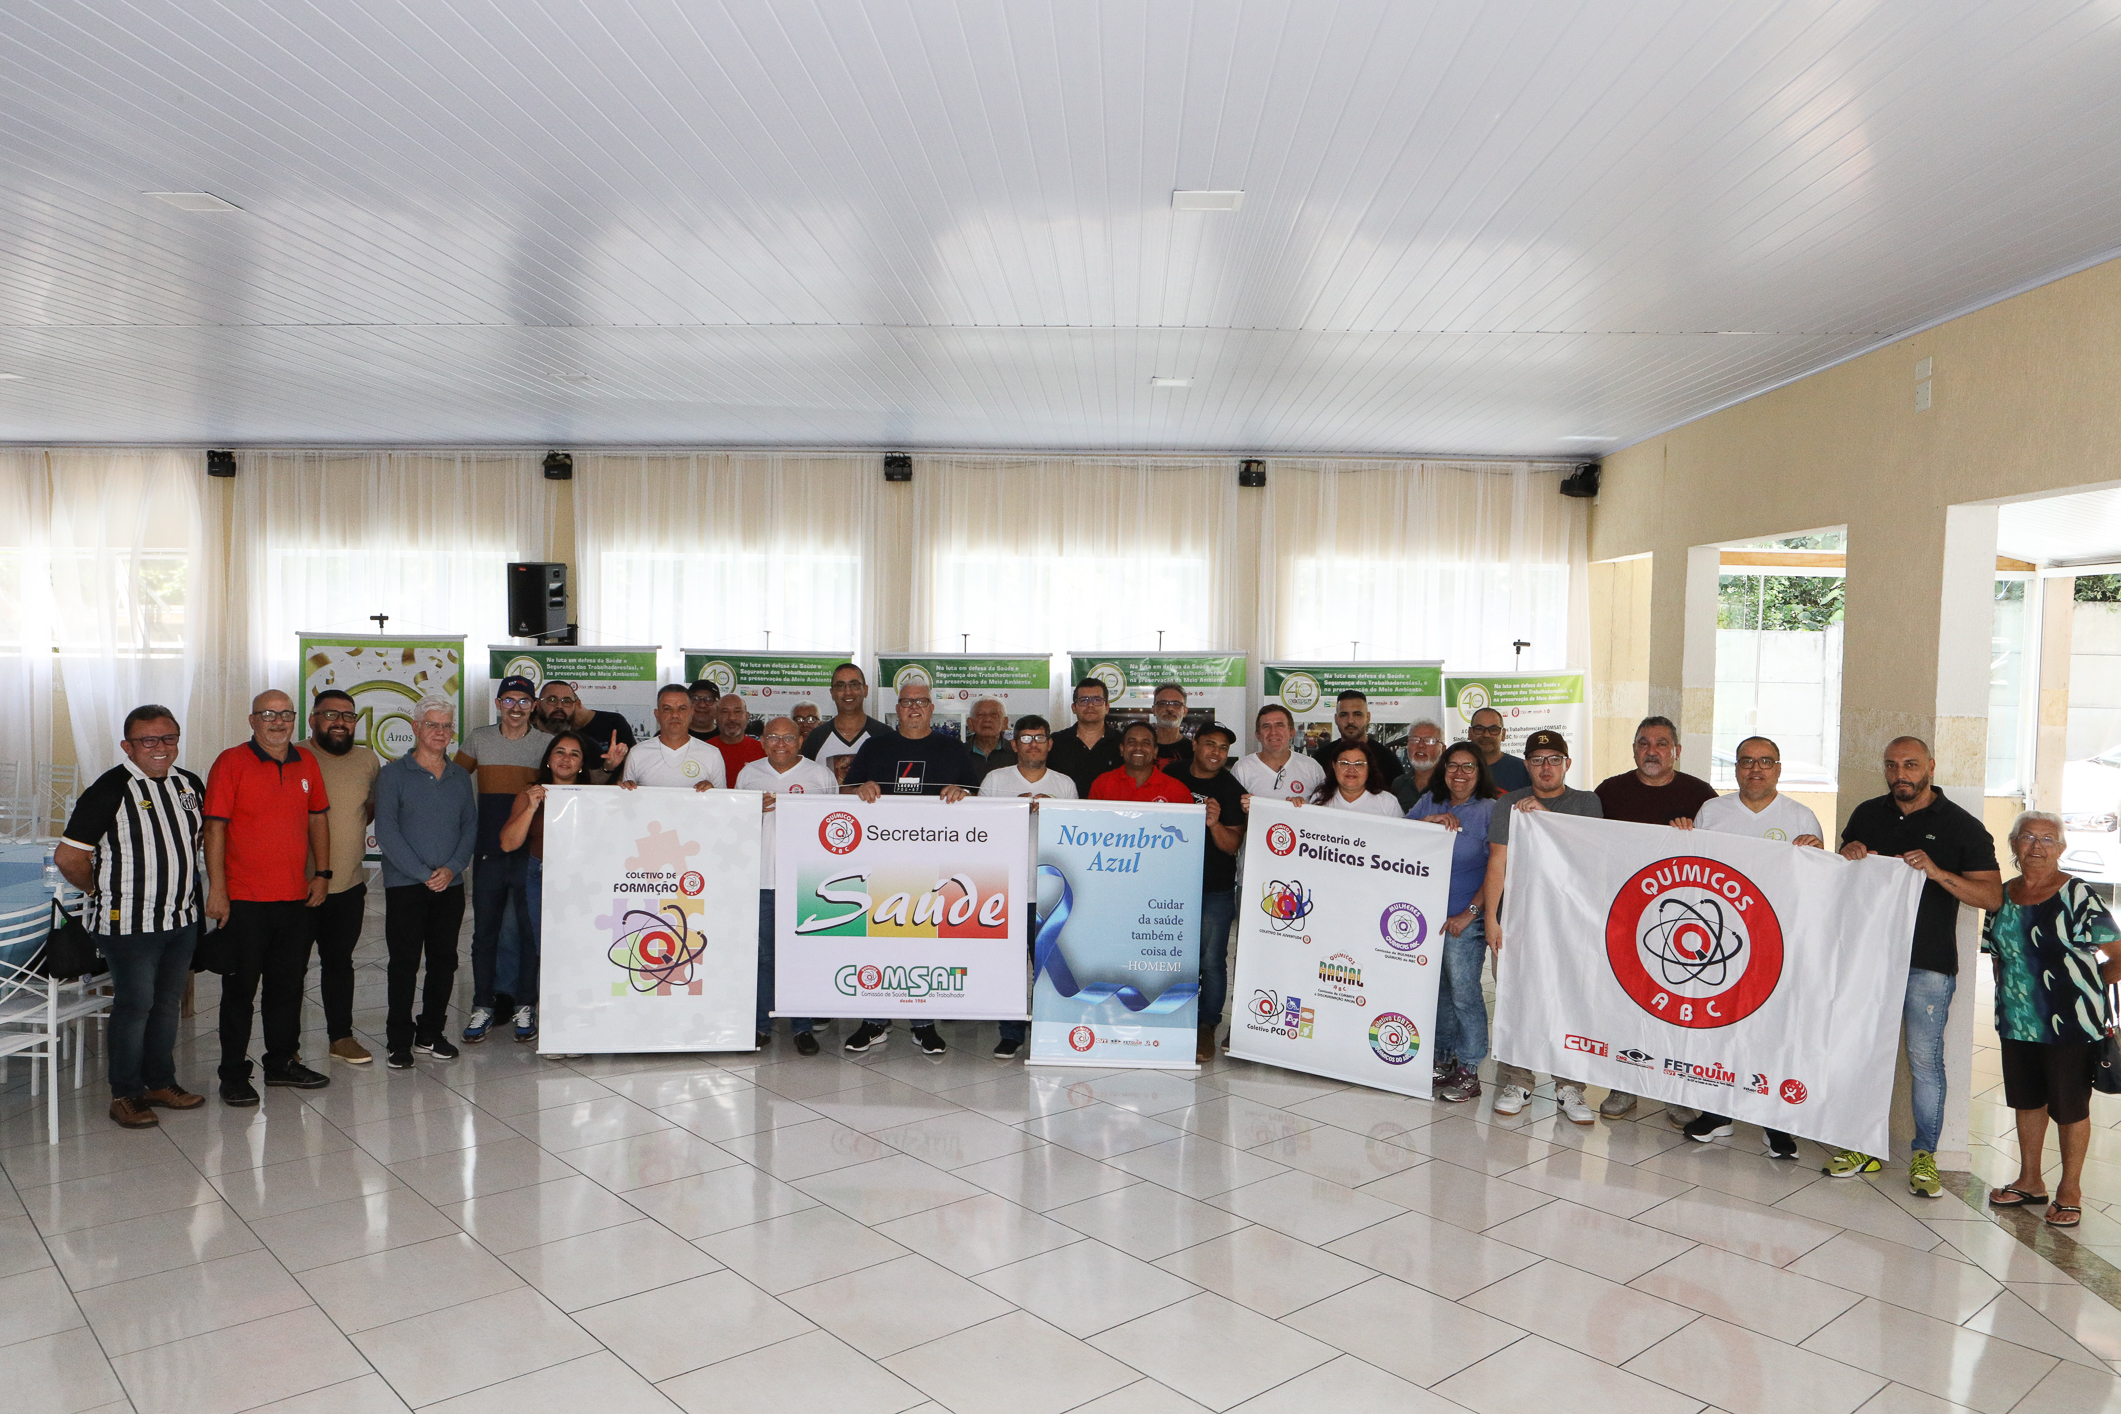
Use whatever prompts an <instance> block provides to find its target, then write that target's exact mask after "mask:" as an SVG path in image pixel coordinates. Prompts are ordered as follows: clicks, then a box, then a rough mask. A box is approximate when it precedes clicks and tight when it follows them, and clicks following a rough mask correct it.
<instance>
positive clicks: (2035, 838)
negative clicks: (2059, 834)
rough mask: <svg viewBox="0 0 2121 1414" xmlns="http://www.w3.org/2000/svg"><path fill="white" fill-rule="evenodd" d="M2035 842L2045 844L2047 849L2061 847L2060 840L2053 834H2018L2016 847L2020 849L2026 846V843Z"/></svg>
mask: <svg viewBox="0 0 2121 1414" xmlns="http://www.w3.org/2000/svg"><path fill="white" fill-rule="evenodd" d="M2036 844H2040V845H2046V846H2047V847H2048V848H2049V849H2060V848H2061V847H2062V841H2060V840H2058V839H2056V838H2055V837H2054V836H2053V835H2020V836H2018V848H2019V849H2021V850H2022V849H2024V848H2025V847H2026V846H2028V845H2036Z"/></svg>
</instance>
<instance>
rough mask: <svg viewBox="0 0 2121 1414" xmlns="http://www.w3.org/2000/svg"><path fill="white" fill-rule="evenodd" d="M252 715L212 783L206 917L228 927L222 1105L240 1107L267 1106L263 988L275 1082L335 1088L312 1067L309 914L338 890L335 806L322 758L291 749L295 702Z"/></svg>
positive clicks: (224, 931)
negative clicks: (254, 1056)
mask: <svg viewBox="0 0 2121 1414" xmlns="http://www.w3.org/2000/svg"><path fill="white" fill-rule="evenodd" d="M250 708H251V710H250V731H251V738H250V740H249V741H246V742H244V743H243V744H242V745H241V746H231V747H230V748H229V749H228V750H226V751H224V752H222V753H221V754H220V756H218V757H216V758H215V760H214V764H213V769H212V770H211V771H209V772H208V773H207V777H206V811H205V814H206V916H207V917H208V918H210V919H212V920H213V921H214V922H216V923H218V924H220V925H221V949H222V959H223V972H222V977H221V1102H222V1103H223V1104H226V1105H235V1106H246V1105H255V1104H257V1103H258V1092H257V1090H256V1088H255V1087H253V1086H252V1085H251V1083H250V1019H251V1009H252V1006H253V1004H254V1002H255V1000H256V998H257V996H258V991H259V984H260V983H261V982H262V983H263V985H264V1001H263V1004H262V1006H261V1007H260V1008H259V1009H260V1010H262V1011H263V1013H264V1022H265V1083H266V1084H267V1085H286V1086H292V1087H294V1088H295V1089H298V1090H316V1089H320V1088H321V1087H323V1086H326V1085H329V1084H331V1079H330V1077H328V1076H324V1075H319V1074H318V1073H317V1072H316V1071H314V1070H311V1069H310V1068H309V1067H308V1066H306V1065H304V1064H302V991H303V985H304V982H305V980H306V979H307V977H308V974H309V941H310V916H309V910H310V909H312V908H316V907H317V906H318V905H320V904H322V903H323V902H324V897H325V893H326V891H327V890H328V889H330V887H331V832H330V827H329V826H328V825H327V824H326V823H325V817H324V812H325V811H327V810H329V809H330V808H331V801H330V800H329V799H328V798H326V796H325V794H324V776H323V773H322V772H320V771H319V770H318V769H317V763H316V760H315V758H313V757H311V756H310V755H309V753H307V752H305V751H304V750H303V749H302V748H301V747H299V746H296V745H294V744H293V742H292V741H291V740H290V738H292V737H293V735H294V730H295V710H294V709H295V704H294V703H293V702H292V701H291V700H290V699H289V698H288V696H287V694H286V693H284V692H261V693H259V694H258V695H257V697H256V698H255V699H253V700H252V702H251V704H250ZM311 860H315V861H316V864H317V868H316V870H315V872H314V874H309V870H308V865H309V862H310V861H311ZM305 875H307V876H308V877H305Z"/></svg>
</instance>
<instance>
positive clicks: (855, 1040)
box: [840, 1021, 891, 1056]
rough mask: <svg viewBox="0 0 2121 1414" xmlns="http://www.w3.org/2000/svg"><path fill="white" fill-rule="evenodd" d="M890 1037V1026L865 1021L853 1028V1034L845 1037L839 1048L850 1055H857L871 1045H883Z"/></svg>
mask: <svg viewBox="0 0 2121 1414" xmlns="http://www.w3.org/2000/svg"><path fill="white" fill-rule="evenodd" d="M890 1037H891V1028H890V1027H888V1026H879V1025H877V1024H876V1023H875V1022H873V1021H865V1022H863V1023H862V1024H861V1025H860V1026H857V1027H855V1028H854V1034H853V1035H852V1036H849V1037H848V1038H847V1043H846V1044H845V1045H843V1046H841V1047H840V1049H841V1050H843V1051H845V1052H846V1053H847V1054H848V1055H850V1056H858V1055H860V1054H861V1053H862V1052H864V1051H866V1050H869V1049H870V1048H872V1047H875V1046H881V1045H883V1044H884V1042H885V1041H887V1040H889V1039H890Z"/></svg>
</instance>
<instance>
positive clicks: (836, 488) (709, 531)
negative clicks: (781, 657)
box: [574, 452, 898, 659]
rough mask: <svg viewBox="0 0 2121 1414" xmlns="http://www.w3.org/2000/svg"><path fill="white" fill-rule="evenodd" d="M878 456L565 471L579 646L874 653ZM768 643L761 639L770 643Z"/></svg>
mask: <svg viewBox="0 0 2121 1414" xmlns="http://www.w3.org/2000/svg"><path fill="white" fill-rule="evenodd" d="M880 476H881V471H880V461H879V458H877V457H875V456H833V455H796V454H775V453H769V452H693V453H682V452H681V453H596V454H590V455H584V456H578V457H576V458H575V481H574V488H575V489H574V497H575V500H574V505H575V513H574V514H575V521H574V523H575V554H576V566H577V578H578V586H577V594H578V602H579V604H580V606H581V615H580V619H581V629H582V638H583V641H584V642H585V643H608V644H622V643H627V644H660V645H661V646H662V648H663V650H664V653H665V655H666V657H669V656H674V655H675V654H676V653H677V651H678V650H679V649H682V648H754V649H763V648H769V647H770V648H773V649H776V650H787V651H792V652H802V651H811V650H814V651H818V652H840V653H845V652H850V651H851V652H853V653H854V654H855V655H856V658H857V659H862V658H865V657H867V656H869V655H871V654H873V653H874V652H875V651H876V650H877V649H878V648H879V647H882V648H885V649H889V648H893V647H897V646H898V645H896V644H878V643H877V642H876V641H875V638H876V601H877V589H876V586H875V584H874V583H873V576H872V574H871V568H872V565H873V563H874V560H873V553H872V543H873V540H874V534H873V528H874V523H875V498H876V494H877V485H878V480H879V477H880ZM769 635H770V637H769Z"/></svg>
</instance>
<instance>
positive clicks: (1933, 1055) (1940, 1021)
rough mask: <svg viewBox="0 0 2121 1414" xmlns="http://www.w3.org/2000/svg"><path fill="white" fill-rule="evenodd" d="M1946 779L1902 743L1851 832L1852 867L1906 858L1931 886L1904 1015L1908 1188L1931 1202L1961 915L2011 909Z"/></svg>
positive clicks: (1979, 833)
mask: <svg viewBox="0 0 2121 1414" xmlns="http://www.w3.org/2000/svg"><path fill="white" fill-rule="evenodd" d="M1936 775H1937V762H1936V759H1935V758H1934V757H1932V756H1931V755H1930V749H1929V745H1928V744H1927V743H1926V742H1924V741H1923V740H1922V738H1920V737H1913V736H1900V737H1894V738H1893V739H1892V740H1891V741H1889V742H1887V743H1886V747H1885V786H1886V793H1885V794H1884V795H1880V796H1873V797H1872V798H1871V799H1869V800H1866V801H1864V802H1863V803H1862V804H1861V805H1859V806H1857V807H1856V808H1855V809H1854V810H1853V811H1851V812H1849V822H1848V826H1847V827H1846V828H1845V829H1843V830H1842V832H1841V855H1842V857H1843V858H1844V859H1861V858H1863V857H1864V856H1865V855H1867V854H1893V855H1898V856H1899V857H1900V858H1901V859H1903V860H1905V861H1907V865H1908V867H1909V868H1910V869H1920V870H1921V871H1922V877H1923V878H1924V879H1925V880H1927V882H1926V883H1924V884H1923V886H1922V901H1921V903H1920V904H1919V905H1917V907H1916V911H1915V946H1914V951H1913V952H1912V953H1910V954H1909V956H1908V973H1907V997H1906V1000H1905V1001H1903V1002H1902V1003H1901V1009H1900V1017H1901V1024H1902V1026H1903V1027H1905V1029H1906V1032H1907V1070H1908V1079H1909V1084H1910V1087H1911V1089H1912V1092H1913V1093H1912V1094H1911V1095H1910V1097H1909V1098H1910V1100H1911V1102H1912V1104H1913V1108H1914V1111H1915V1147H1914V1151H1913V1152H1912V1153H1910V1154H1909V1155H1908V1160H1907V1186H1908V1190H1909V1191H1910V1192H1912V1193H1914V1194H1915V1195H1916V1196H1918V1197H1922V1198H1941V1197H1942V1196H1944V1186H1943V1184H1941V1183H1940V1182H1938V1179H1937V1136H1938V1135H1939V1134H1940V1133H1941V1132H1942V1131H1943V1129H1944V1025H1945V1022H1947V1021H1948V1020H1950V1018H1951V1013H1952V992H1953V990H1954V989H1955V988H1956V987H1957V986H1958V983H1959V938H1958V930H1959V905H1960V904H1962V903H1963V904H1966V905H1968V906H1970V907H1973V908H1980V909H1986V910H1988V911H1989V912H1991V913H1993V912H1995V911H1996V910H1997V909H2000V908H2001V907H2003V871H2002V870H2001V869H2000V868H1998V867H1997V863H1996V842H1995V840H1994V839H1993V838H1992V837H1991V836H1990V835H1989V832H1988V828H1987V827H1986V826H1985V825H1983V824H1982V823H1981V820H1980V817H1979V816H1976V815H1971V814H1969V813H1967V812H1966V811H1965V810H1963V809H1961V808H1960V807H1959V806H1958V805H1956V804H1955V803H1953V802H1952V801H1949V800H1946V799H1945V798H1944V792H1943V791H1941V790H1938V789H1937V787H1936V785H1935V781H1936ZM1883 1167H1884V1163H1883V1161H1882V1160H1880V1159H1878V1158H1876V1157H1874V1156H1873V1155H1870V1154H1860V1153H1857V1152H1856V1151H1855V1150H1853V1149H1849V1150H1844V1151H1842V1152H1841V1153H1839V1154H1836V1155H1834V1158H1833V1161H1832V1162H1831V1163H1829V1164H1828V1165H1827V1166H1826V1168H1825V1170H1824V1172H1825V1173H1826V1174H1827V1176H1828V1177H1830V1178H1859V1177H1862V1176H1863V1175H1865V1174H1873V1173H1876V1172H1878V1170H1879V1169H1881V1168H1883Z"/></svg>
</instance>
